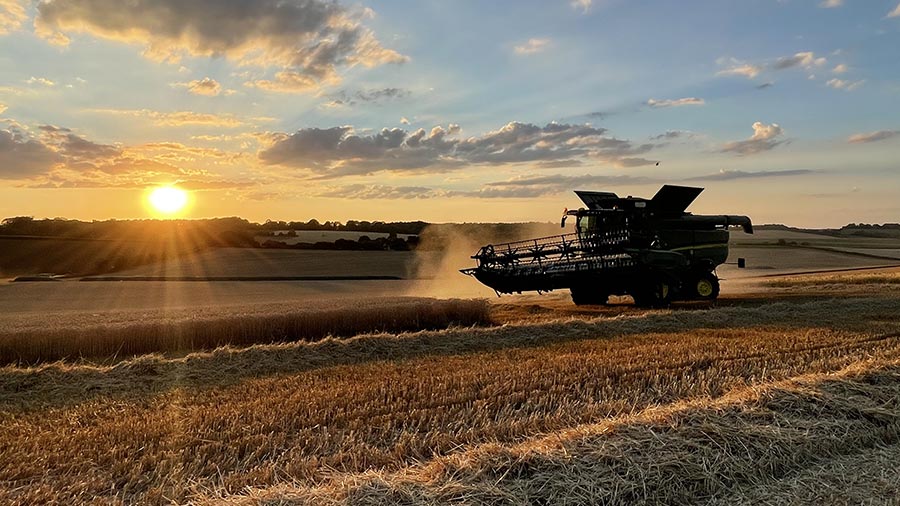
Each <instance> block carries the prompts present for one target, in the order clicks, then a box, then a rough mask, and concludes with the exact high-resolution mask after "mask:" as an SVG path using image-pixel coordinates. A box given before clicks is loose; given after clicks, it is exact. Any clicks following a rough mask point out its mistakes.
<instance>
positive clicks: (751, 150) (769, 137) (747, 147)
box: [722, 121, 785, 156]
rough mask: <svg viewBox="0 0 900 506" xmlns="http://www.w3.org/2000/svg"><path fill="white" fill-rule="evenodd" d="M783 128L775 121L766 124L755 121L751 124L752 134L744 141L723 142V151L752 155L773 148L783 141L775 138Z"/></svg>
mask: <svg viewBox="0 0 900 506" xmlns="http://www.w3.org/2000/svg"><path fill="white" fill-rule="evenodd" d="M783 133H784V130H783V129H782V128H781V127H780V126H778V124H777V123H772V124H771V125H766V124H764V123H761V122H759V121H757V122H756V123H754V124H753V135H752V136H751V137H750V138H749V139H747V140H744V141H733V142H729V143H727V144H725V146H724V147H723V148H722V151H723V152H732V153H737V154H739V155H742V156H743V155H752V154H756V153H762V152H763V151H769V150H772V149H774V148H775V147H777V146H778V145H780V144H784V142H785V141H783V140H782V141H779V140H777V137H779V136H780V135H782V134H783Z"/></svg>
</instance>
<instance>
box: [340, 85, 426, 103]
mask: <svg viewBox="0 0 900 506" xmlns="http://www.w3.org/2000/svg"><path fill="white" fill-rule="evenodd" d="M410 95H412V92H411V91H409V90H405V89H402V88H381V89H375V90H359V91H356V92H350V91H347V90H341V91H339V92H337V93H335V94H333V95H331V96H330V98H331V101H330V102H329V103H328V104H327V105H336V106H340V105H346V106H354V105H357V104H360V103H363V104H383V103H385V102H390V101H393V100H399V99H403V98H407V97H409V96H410Z"/></svg>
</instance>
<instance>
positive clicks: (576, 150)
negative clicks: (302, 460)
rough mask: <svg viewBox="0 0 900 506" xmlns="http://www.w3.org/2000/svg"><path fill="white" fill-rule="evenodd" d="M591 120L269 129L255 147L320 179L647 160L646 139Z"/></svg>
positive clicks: (265, 157) (264, 156)
mask: <svg viewBox="0 0 900 506" xmlns="http://www.w3.org/2000/svg"><path fill="white" fill-rule="evenodd" d="M606 132H607V131H606V129H604V128H596V127H593V126H590V125H570V124H563V123H549V124H547V125H545V126H543V127H541V126H537V125H534V124H530V123H518V122H512V123H508V124H507V125H506V126H504V127H503V128H500V129H499V130H495V131H492V132H488V133H486V134H484V135H481V136H477V137H468V138H459V137H458V134H459V133H460V128H459V126H457V125H450V126H448V127H447V128H443V127H434V128H433V129H431V131H429V132H426V131H425V130H424V129H419V130H416V131H414V132H407V131H405V130H402V129H399V128H392V129H388V128H385V129H383V130H381V132H379V133H377V134H373V135H360V134H358V133H357V132H355V131H354V130H353V129H352V127H333V128H328V129H320V128H307V129H303V130H300V131H298V132H296V133H294V134H269V135H268V137H267V139H264V140H267V141H268V146H267V147H265V148H264V149H263V150H262V151H260V153H259V158H260V160H261V161H262V162H263V163H264V164H269V165H275V164H278V165H284V166H289V167H297V168H302V169H308V170H311V171H312V172H313V173H315V174H318V175H320V176H323V177H338V176H345V175H360V174H370V173H373V172H378V171H382V170H388V171H420V172H425V171H428V172H440V171H447V170H452V169H456V168H460V167H463V166H467V165H505V164H516V163H535V164H547V163H564V164H567V165H571V164H573V162H572V161H575V160H577V161H584V160H591V161H594V162H600V163H609V164H612V165H616V166H619V167H636V166H641V165H651V164H652V163H654V162H653V161H652V160H647V159H644V158H641V157H638V156H636V155H640V154H643V153H646V152H648V151H650V150H651V149H652V148H653V145H652V144H641V145H634V144H632V143H631V142H630V141H627V140H621V139H616V138H612V137H607V136H606V135H605V134H606Z"/></svg>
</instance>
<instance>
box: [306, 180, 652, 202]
mask: <svg viewBox="0 0 900 506" xmlns="http://www.w3.org/2000/svg"><path fill="white" fill-rule="evenodd" d="M651 182H655V180H653V179H649V178H644V177H636V176H603V175H591V174H584V175H581V176H565V175H562V174H555V175H551V176H524V177H518V178H514V179H509V180H506V181H497V182H491V183H487V184H485V185H484V186H483V187H481V188H479V189H477V190H446V189H440V188H428V187H423V186H387V185H377V184H376V185H363V184H351V185H346V186H342V187H335V188H329V189H327V190H326V191H324V192H322V193H320V194H318V195H317V196H319V197H334V198H348V199H354V200H370V199H391V200H400V199H431V198H479V199H514V198H537V197H544V196H547V195H559V194H561V193H567V192H570V191H572V190H576V189H579V188H585V187H593V188H597V187H600V188H603V187H610V186H616V185H626V184H643V183H651Z"/></svg>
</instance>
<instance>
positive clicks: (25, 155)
mask: <svg viewBox="0 0 900 506" xmlns="http://www.w3.org/2000/svg"><path fill="white" fill-rule="evenodd" d="M62 160H63V158H62V156H61V155H60V154H59V153H57V152H56V151H54V150H52V149H50V148H49V147H48V146H46V145H45V144H44V143H43V142H41V141H40V140H38V139H34V138H31V137H29V136H28V135H27V134H26V133H25V132H24V131H22V130H20V129H18V128H14V127H11V128H9V129H7V130H0V179H22V178H27V177H31V176H34V175H37V174H41V173H44V172H46V171H48V170H50V168H52V167H53V166H54V165H56V164H57V163H59V162H61V161H62Z"/></svg>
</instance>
